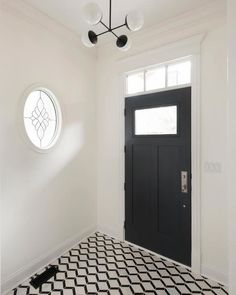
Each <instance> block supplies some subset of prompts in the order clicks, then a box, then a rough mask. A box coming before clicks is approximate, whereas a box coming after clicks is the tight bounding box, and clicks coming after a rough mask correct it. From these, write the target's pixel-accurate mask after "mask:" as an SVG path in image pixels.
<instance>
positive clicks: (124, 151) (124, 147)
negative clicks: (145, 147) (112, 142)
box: [124, 145, 126, 153]
mask: <svg viewBox="0 0 236 295" xmlns="http://www.w3.org/2000/svg"><path fill="white" fill-rule="evenodd" d="M124 152H125V153H126V145H125V146H124Z"/></svg>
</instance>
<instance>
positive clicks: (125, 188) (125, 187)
mask: <svg viewBox="0 0 236 295" xmlns="http://www.w3.org/2000/svg"><path fill="white" fill-rule="evenodd" d="M124 190H125V191H126V182H125V183H124Z"/></svg>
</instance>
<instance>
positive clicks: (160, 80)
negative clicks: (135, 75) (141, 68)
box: [146, 67, 166, 91]
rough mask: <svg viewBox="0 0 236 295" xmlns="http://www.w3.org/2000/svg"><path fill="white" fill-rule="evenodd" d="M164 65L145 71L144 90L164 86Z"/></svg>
mask: <svg viewBox="0 0 236 295" xmlns="http://www.w3.org/2000/svg"><path fill="white" fill-rule="evenodd" d="M165 83H166V70H165V67H161V68H157V69H152V70H149V71H147V72H146V91H150V90H155V89H161V88H165Z"/></svg>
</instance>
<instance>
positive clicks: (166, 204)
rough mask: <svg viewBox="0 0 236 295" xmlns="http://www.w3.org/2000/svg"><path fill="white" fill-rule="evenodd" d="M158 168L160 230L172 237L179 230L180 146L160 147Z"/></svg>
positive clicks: (158, 216)
mask: <svg viewBox="0 0 236 295" xmlns="http://www.w3.org/2000/svg"><path fill="white" fill-rule="evenodd" d="M158 157H159V161H158V162H159V166H158V195H159V202H158V214H157V218H158V230H159V232H160V233H161V234H164V235H167V236H172V235H175V234H176V232H178V230H179V225H180V222H179V221H180V215H179V214H178V212H179V198H180V194H179V179H180V178H179V173H180V172H179V171H180V169H179V166H180V165H179V161H180V150H179V147H178V146H160V147H159V155H158Z"/></svg>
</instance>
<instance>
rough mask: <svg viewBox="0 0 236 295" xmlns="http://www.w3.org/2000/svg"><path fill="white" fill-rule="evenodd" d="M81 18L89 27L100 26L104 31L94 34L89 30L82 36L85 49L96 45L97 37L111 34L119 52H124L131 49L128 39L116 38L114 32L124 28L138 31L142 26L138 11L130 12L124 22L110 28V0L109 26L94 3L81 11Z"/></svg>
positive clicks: (110, 4) (110, 10)
mask: <svg viewBox="0 0 236 295" xmlns="http://www.w3.org/2000/svg"><path fill="white" fill-rule="evenodd" d="M82 13H83V18H84V19H85V21H86V22H87V23H88V24H89V25H97V24H99V23H100V24H102V25H103V27H104V28H105V29H106V30H105V31H104V32H102V33H100V34H96V33H95V32H94V31H92V30H90V31H88V32H86V33H85V34H84V35H83V36H82V42H83V44H84V45H85V46H87V47H94V46H95V45H96V44H97V41H98V37H100V36H102V35H105V34H107V33H111V34H112V35H114V36H115V37H116V45H117V47H118V48H119V49H120V50H123V51H126V50H128V49H129V48H130V47H131V41H130V38H129V37H128V36H127V35H121V36H118V35H117V34H116V33H115V32H114V31H116V30H118V29H120V28H122V27H126V28H127V29H128V30H130V31H133V32H135V31H138V30H140V29H141V28H142V26H143V24H144V19H143V15H142V14H141V13H140V12H139V11H131V12H130V13H128V14H127V15H126V17H125V22H124V23H123V24H122V25H120V26H117V27H112V0H109V25H106V24H105V23H104V22H103V21H102V18H103V14H102V10H101V9H100V7H99V6H98V5H97V4H96V3H88V4H86V5H85V6H84V7H83V10H82Z"/></svg>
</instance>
